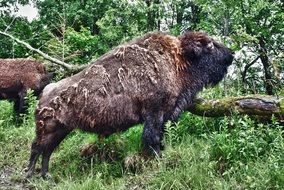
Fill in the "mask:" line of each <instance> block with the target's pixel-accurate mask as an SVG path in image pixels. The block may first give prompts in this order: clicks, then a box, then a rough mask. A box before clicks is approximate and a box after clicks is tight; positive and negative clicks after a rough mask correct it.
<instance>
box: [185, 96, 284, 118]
mask: <svg viewBox="0 0 284 190" xmlns="http://www.w3.org/2000/svg"><path fill="white" fill-rule="evenodd" d="M188 111H189V112H191V113H193V114H196V115H200V116H206V117H222V116H227V115H231V114H233V113H237V114H247V115H255V116H264V117H271V116H272V115H274V116H275V117H277V118H279V119H281V120H283V119H284V97H283V96H282V97H277V96H264V95H251V96H241V97H228V98H223V99H217V100H204V99H200V98H199V99H196V100H195V102H194V106H192V107H190V108H188Z"/></svg>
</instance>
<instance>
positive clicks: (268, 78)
mask: <svg viewBox="0 0 284 190" xmlns="http://www.w3.org/2000/svg"><path fill="white" fill-rule="evenodd" d="M259 46H260V50H259V54H260V55H259V57H260V60H261V63H262V65H263V70H264V77H265V79H264V86H265V89H266V93H267V94H268V95H273V94H274V93H273V85H272V73H271V72H270V70H269V69H270V62H269V59H268V56H267V50H266V48H265V41H264V39H263V37H260V38H259Z"/></svg>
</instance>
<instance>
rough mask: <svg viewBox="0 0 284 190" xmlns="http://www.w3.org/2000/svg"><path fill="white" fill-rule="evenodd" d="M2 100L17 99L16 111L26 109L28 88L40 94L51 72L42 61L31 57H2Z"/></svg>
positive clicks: (0, 79)
mask: <svg viewBox="0 0 284 190" xmlns="http://www.w3.org/2000/svg"><path fill="white" fill-rule="evenodd" d="M0 71H1V72H0V100H2V99H7V100H12V101H15V104H14V107H15V111H16V112H18V113H23V112H24V111H25V99H24V97H25V95H26V92H27V89H32V90H34V92H35V94H36V95H39V94H40V92H41V91H42V89H43V88H44V87H45V86H46V85H47V84H48V83H49V80H50V78H51V74H48V73H47V72H46V71H45V68H44V66H43V64H42V63H40V62H38V61H34V60H29V59H0Z"/></svg>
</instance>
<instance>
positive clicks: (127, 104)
mask: <svg viewBox="0 0 284 190" xmlns="http://www.w3.org/2000/svg"><path fill="white" fill-rule="evenodd" d="M232 59H233V56H232V53H231V51H230V50H229V49H228V48H226V47H225V46H223V45H221V44H219V43H217V42H215V41H214V40H213V39H211V38H209V37H208V36H207V35H206V34H204V33H200V32H188V33H185V34H183V35H182V36H180V37H179V38H177V37H174V36H170V35H167V34H162V33H150V34H147V35H145V36H144V37H141V38H138V39H136V40H133V41H131V42H129V43H126V44H124V45H122V46H120V47H117V48H115V49H113V50H112V51H110V52H109V53H107V54H105V55H104V56H102V57H101V58H99V59H98V60H96V61H95V62H93V63H92V64H91V65H90V66H89V67H88V68H86V69H85V70H83V71H82V72H80V73H78V74H76V75H74V76H72V77H69V78H66V79H63V80H61V81H59V82H57V83H54V84H50V85H48V86H47V87H46V88H45V89H44V91H43V94H42V97H41V98H40V101H39V105H38V107H37V109H36V139H35V140H34V142H33V144H32V147H31V158H30V164H29V167H28V175H31V174H32V173H33V171H34V167H35V164H36V161H37V159H38V157H39V155H42V156H43V161H42V170H41V174H42V175H43V176H44V175H45V174H46V172H47V171H48V163H49V158H50V155H51V154H52V152H53V150H54V149H55V148H56V147H57V146H58V144H59V143H60V142H61V141H62V140H63V139H64V138H65V136H66V135H67V134H68V133H69V132H70V131H72V130H73V129H74V128H80V129H82V130H84V131H89V132H93V133H96V134H99V135H100V136H104V137H106V136H109V135H111V134H113V133H116V132H119V131H124V130H126V129H128V128H129V127H131V126H133V125H135V124H137V123H144V125H145V126H144V131H143V135H142V141H143V146H144V153H145V154H151V153H155V154H158V155H159V154H160V150H161V148H162V145H161V141H162V138H163V132H164V123H165V122H166V121H167V120H176V119H177V118H178V116H179V115H180V113H181V112H182V111H183V110H184V109H185V108H187V107H188V106H190V105H191V104H192V100H193V99H194V97H195V95H196V93H197V92H199V91H200V90H202V88H203V87H204V86H206V85H209V84H216V83H217V82H219V81H220V80H221V79H222V78H223V76H224V75H225V74H226V72H227V67H228V66H229V65H230V64H231V63H232Z"/></svg>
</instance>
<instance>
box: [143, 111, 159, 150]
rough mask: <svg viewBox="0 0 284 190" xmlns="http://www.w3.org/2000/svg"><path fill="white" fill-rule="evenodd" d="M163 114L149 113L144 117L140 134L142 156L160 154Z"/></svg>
mask: <svg viewBox="0 0 284 190" xmlns="http://www.w3.org/2000/svg"><path fill="white" fill-rule="evenodd" d="M163 125H164V120H163V114H161V113H160V114H151V115H148V116H146V117H145V124H144V130H143V134H142V144H143V154H144V156H151V155H157V156H160V155H161V148H162V146H161V145H162V139H163V131H164V130H163Z"/></svg>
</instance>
